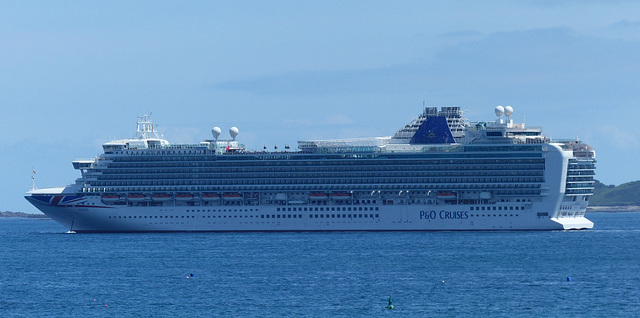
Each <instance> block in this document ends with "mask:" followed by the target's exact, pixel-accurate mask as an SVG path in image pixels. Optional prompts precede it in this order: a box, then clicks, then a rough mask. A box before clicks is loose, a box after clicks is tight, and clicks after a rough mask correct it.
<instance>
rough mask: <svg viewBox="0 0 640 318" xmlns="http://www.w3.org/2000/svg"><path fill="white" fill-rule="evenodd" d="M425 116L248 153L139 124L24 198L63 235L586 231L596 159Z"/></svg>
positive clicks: (507, 123)
mask: <svg viewBox="0 0 640 318" xmlns="http://www.w3.org/2000/svg"><path fill="white" fill-rule="evenodd" d="M512 114H513V108H512V107H510V106H506V107H502V106H498V107H496V108H495V115H496V117H495V118H494V119H493V120H490V121H484V122H482V121H481V122H471V121H469V120H467V119H466V118H465V117H464V111H462V110H461V108H460V107H440V108H437V107H424V110H423V112H422V113H421V114H420V115H419V116H418V117H417V118H415V119H414V120H413V121H411V122H410V123H408V124H407V125H405V126H404V127H402V128H401V129H400V130H398V131H397V132H395V134H394V135H393V136H387V137H371V138H353V139H335V140H306V141H299V142H298V146H297V149H295V150H294V149H291V147H289V146H285V147H283V149H280V150H277V149H275V150H267V149H266V147H265V149H264V150H258V151H250V150H247V149H246V148H245V147H244V146H243V145H242V144H240V143H239V142H238V140H237V136H238V129H237V128H236V127H232V128H231V129H229V135H230V136H229V137H226V138H220V137H221V132H222V130H221V129H220V128H219V127H214V128H213V129H212V137H213V138H212V139H207V140H204V141H202V142H200V143H198V144H171V143H169V142H168V141H167V140H166V139H164V138H163V137H162V136H160V135H158V134H157V132H156V129H155V128H154V125H153V123H152V121H151V118H150V117H149V116H141V117H139V118H138V121H137V131H136V136H135V138H131V139H122V140H115V141H110V142H107V143H105V144H104V145H103V150H104V153H102V154H101V155H99V156H97V157H95V158H93V159H89V160H75V161H73V167H74V168H75V169H77V170H80V174H81V176H80V178H78V179H77V180H76V181H75V183H73V184H71V185H68V186H65V187H58V188H46V189H35V187H34V188H33V189H31V191H29V192H27V194H26V196H25V197H26V199H27V200H28V201H29V202H31V203H32V204H33V205H34V206H35V207H37V208H38V209H39V210H41V211H42V212H44V213H45V214H46V215H48V216H50V217H51V218H53V219H54V220H55V221H57V222H59V223H60V224H62V225H63V226H64V227H67V228H69V229H70V231H73V232H172V231H432V230H573V229H590V228H592V227H593V223H592V222H591V221H589V220H588V219H587V218H585V216H584V214H585V210H586V207H587V203H588V201H589V198H590V197H591V196H592V194H593V186H594V175H595V174H594V170H595V162H596V161H595V151H594V150H593V149H592V148H591V147H590V146H588V145H587V144H585V143H583V142H581V141H578V140H555V139H551V138H548V137H546V136H545V135H543V133H542V129H541V128H540V127H529V126H525V124H524V123H514V121H513V120H512V119H511V117H512Z"/></svg>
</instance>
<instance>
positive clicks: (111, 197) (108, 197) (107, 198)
mask: <svg viewBox="0 0 640 318" xmlns="http://www.w3.org/2000/svg"><path fill="white" fill-rule="evenodd" d="M118 200H120V196H119V195H117V194H105V195H103V196H102V202H104V203H114V202H116V201H118Z"/></svg>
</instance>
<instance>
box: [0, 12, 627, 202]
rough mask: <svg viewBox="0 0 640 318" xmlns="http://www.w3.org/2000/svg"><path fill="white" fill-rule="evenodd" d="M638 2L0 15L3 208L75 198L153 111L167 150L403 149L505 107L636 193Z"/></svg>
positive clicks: (603, 175)
mask: <svg viewBox="0 0 640 318" xmlns="http://www.w3.org/2000/svg"><path fill="white" fill-rule="evenodd" d="M638 52H640V3H638V2H635V1H596V0H593V1H578V0H574V1H570V0H568V1H388V2H383V1H228V2H216V1H201V2H200V1H12V2H10V1H4V2H0V109H1V110H2V116H0V132H1V134H0V178H1V179H0V180H2V182H1V183H0V187H1V188H0V202H2V205H0V210H12V211H25V212H36V209H35V208H33V207H31V206H30V205H29V204H28V203H27V202H26V200H24V198H23V194H24V192H26V191H27V190H28V189H29V187H30V185H31V179H30V178H31V171H32V169H35V170H36V171H37V176H36V182H37V186H38V187H41V188H42V187H48V186H59V185H66V184H69V183H72V182H73V181H74V180H75V179H76V178H77V177H79V173H78V172H77V171H76V170H74V169H73V168H72V166H71V161H72V160H74V159H77V158H91V157H94V156H97V155H99V154H100V153H101V150H102V149H101V144H102V143H104V142H106V141H109V140H111V139H113V138H125V137H131V136H133V135H134V130H135V119H136V116H137V115H141V114H144V113H148V112H152V113H153V116H152V117H153V119H154V121H155V122H156V123H157V124H158V125H159V126H158V128H159V130H160V131H162V132H163V133H164V136H165V137H166V138H167V139H168V140H169V141H170V142H173V143H178V142H199V141H200V140H202V139H205V138H209V137H210V130H211V127H213V126H220V127H222V128H223V134H226V131H227V129H228V128H229V127H231V126H237V127H238V128H239V129H240V135H239V136H238V138H239V139H240V140H241V141H242V142H244V144H245V145H246V146H247V147H248V148H262V146H263V145H265V144H266V145H268V146H269V147H270V148H272V147H273V146H274V145H280V146H282V145H284V144H291V145H295V144H296V141H298V140H304V139H314V138H346V137H366V136H385V135H391V134H393V133H394V132H395V131H396V130H397V129H398V128H400V127H402V126H403V125H404V124H406V123H407V122H408V121H410V120H411V119H412V118H414V117H415V116H416V115H417V114H419V113H420V112H421V111H422V104H423V101H424V102H425V103H426V104H427V105H433V106H460V107H462V108H463V109H465V110H467V111H468V112H467V114H466V117H467V118H469V119H471V120H490V119H493V116H494V115H493V108H494V107H495V106H496V105H511V106H513V107H514V109H515V112H514V118H515V119H516V121H521V120H522V119H523V118H524V119H526V123H527V124H528V125H533V126H543V127H544V130H545V132H546V134H547V135H549V136H551V137H553V138H576V137H579V138H580V139H581V140H584V141H585V142H587V143H589V144H590V145H592V146H593V147H595V148H596V151H597V156H598V168H597V178H598V179H599V180H601V181H603V182H605V183H607V184H621V183H624V182H628V181H634V180H638V179H640V173H639V172H638V169H636V168H635V166H633V165H630V164H629V160H632V161H633V160H634V159H633V158H640V139H639V138H638V136H639V135H640V126H639V125H637V118H639V117H640V107H639V106H640V105H639V103H640V79H639V76H640V75H639V74H640V55H639V54H638Z"/></svg>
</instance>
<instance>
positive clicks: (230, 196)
mask: <svg viewBox="0 0 640 318" xmlns="http://www.w3.org/2000/svg"><path fill="white" fill-rule="evenodd" d="M222 198H224V199H225V200H227V201H239V200H242V194H240V193H226V194H223V195H222Z"/></svg>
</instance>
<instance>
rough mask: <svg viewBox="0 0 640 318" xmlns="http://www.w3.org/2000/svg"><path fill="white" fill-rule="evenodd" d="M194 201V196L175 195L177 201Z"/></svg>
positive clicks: (185, 194)
mask: <svg viewBox="0 0 640 318" xmlns="http://www.w3.org/2000/svg"><path fill="white" fill-rule="evenodd" d="M193 199H194V195H193V194H190V193H183V194H176V200H178V201H191V200H193Z"/></svg>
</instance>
